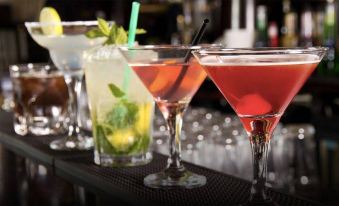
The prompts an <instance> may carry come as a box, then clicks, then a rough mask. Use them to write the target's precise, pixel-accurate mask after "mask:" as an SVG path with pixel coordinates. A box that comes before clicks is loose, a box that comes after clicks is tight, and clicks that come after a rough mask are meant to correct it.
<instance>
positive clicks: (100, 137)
mask: <svg viewBox="0 0 339 206" xmlns="http://www.w3.org/2000/svg"><path fill="white" fill-rule="evenodd" d="M84 68H85V76H86V86H87V94H88V100H89V108H90V112H91V119H92V128H93V137H94V162H95V163H96V164H98V165H101V166H114V167H123V166H136V165H143V164H147V163H148V162H150V161H151V160H152V154H151V152H150V145H151V143H152V122H153V114H154V101H153V98H152V96H151V95H150V93H149V92H148V91H147V89H146V88H145V86H144V85H143V83H142V82H141V81H140V79H139V78H138V77H137V76H136V74H135V73H134V72H133V71H131V69H130V68H129V67H128V65H127V62H126V60H125V59H124V57H123V56H122V55H121V53H120V52H119V50H118V47H117V46H115V45H108V46H100V47H96V48H93V49H90V50H88V51H86V52H85V54H84ZM116 90H120V92H123V93H124V95H119V94H118V95H117V91H116Z"/></svg>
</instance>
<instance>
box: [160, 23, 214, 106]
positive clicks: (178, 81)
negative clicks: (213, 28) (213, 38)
mask: <svg viewBox="0 0 339 206" xmlns="http://www.w3.org/2000/svg"><path fill="white" fill-rule="evenodd" d="M209 21H210V20H208V19H204V21H203V23H202V25H201V27H200V29H199V31H198V33H197V34H196V35H195V37H194V39H193V41H192V43H191V46H196V45H198V44H199V42H200V40H201V38H202V35H204V32H205V30H206V26H207V24H208V22H209ZM191 55H192V54H191V49H189V50H188V51H187V53H186V55H185V58H184V63H187V62H188V60H189V59H190V57H191ZM187 69H188V65H185V66H183V68H182V70H181V72H180V74H179V76H178V78H177V79H176V80H175V82H174V84H173V87H172V88H171V89H170V90H169V91H168V92H167V93H166V94H165V95H164V99H168V98H169V97H171V96H172V95H173V93H174V92H175V91H176V90H177V89H178V88H179V86H180V84H181V81H182V79H183V78H184V77H185V75H186V72H187Z"/></svg>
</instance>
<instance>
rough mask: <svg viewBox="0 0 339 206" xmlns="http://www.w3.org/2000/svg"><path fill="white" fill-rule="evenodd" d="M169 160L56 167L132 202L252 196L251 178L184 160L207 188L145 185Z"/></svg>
mask: <svg viewBox="0 0 339 206" xmlns="http://www.w3.org/2000/svg"><path fill="white" fill-rule="evenodd" d="M166 162H167V159H166V157H165V156H163V155H161V154H158V153H154V158H153V161H152V162H151V163H150V164H148V165H145V166H138V167H130V168H107V167H100V166H97V165H95V164H94V163H93V159H92V158H86V159H85V158H74V159H68V160H56V162H55V167H56V174H57V175H59V176H62V177H64V178H65V179H68V180H70V181H75V182H76V183H77V184H79V185H83V186H85V187H86V188H89V189H90V190H92V191H94V192H98V193H106V195H108V196H112V200H114V199H118V198H119V200H120V201H123V202H126V204H130V205H141V203H145V204H146V205H149V204H152V205H195V206H196V205H239V204H242V203H245V202H246V200H247V199H248V198H249V191H250V183H249V182H248V181H245V180H241V179H239V178H236V177H233V176H229V175H226V174H223V173H219V172H216V171H213V170H210V169H207V168H203V167H200V166H196V165H192V164H189V163H185V165H186V167H187V168H188V169H189V170H191V171H193V172H195V173H198V174H202V175H205V176H206V177H207V184H206V185H205V186H204V187H201V188H195V189H176V190H161V189H150V188H147V187H145V186H143V178H144V177H145V176H146V175H147V174H151V173H154V172H158V171H160V170H161V169H163V168H164V166H165V164H166ZM268 194H269V196H270V197H271V198H272V199H273V200H274V201H275V202H276V203H278V205H289V206H290V205H300V206H306V205H319V204H317V203H315V202H312V201H308V200H305V199H302V198H299V197H296V196H291V195H287V194H283V193H280V192H278V191H275V190H269V191H268ZM142 205H144V204H142Z"/></svg>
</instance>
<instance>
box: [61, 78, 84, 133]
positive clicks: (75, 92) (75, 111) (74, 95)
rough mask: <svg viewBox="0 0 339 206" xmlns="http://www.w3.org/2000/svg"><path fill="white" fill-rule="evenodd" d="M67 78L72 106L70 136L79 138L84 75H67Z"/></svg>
mask: <svg viewBox="0 0 339 206" xmlns="http://www.w3.org/2000/svg"><path fill="white" fill-rule="evenodd" d="M65 80H66V83H67V86H68V90H69V95H70V107H71V111H70V113H71V114H70V125H69V131H68V137H69V138H79V137H80V135H79V134H80V127H79V125H80V124H81V120H80V116H79V98H80V93H81V84H82V76H80V75H72V76H66V77H65Z"/></svg>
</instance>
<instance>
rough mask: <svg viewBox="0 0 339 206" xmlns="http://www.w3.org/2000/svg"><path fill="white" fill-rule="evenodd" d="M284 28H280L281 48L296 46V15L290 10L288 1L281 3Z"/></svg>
mask: <svg viewBox="0 0 339 206" xmlns="http://www.w3.org/2000/svg"><path fill="white" fill-rule="evenodd" d="M283 12H284V26H283V27H282V28H281V33H282V38H281V46H283V47H296V46H298V35H297V33H296V25H297V14H296V13H295V12H293V11H292V10H291V2H290V0H284V1H283Z"/></svg>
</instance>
